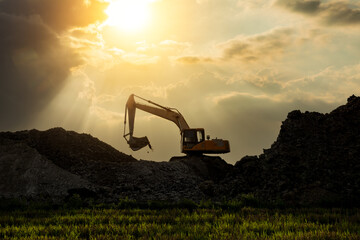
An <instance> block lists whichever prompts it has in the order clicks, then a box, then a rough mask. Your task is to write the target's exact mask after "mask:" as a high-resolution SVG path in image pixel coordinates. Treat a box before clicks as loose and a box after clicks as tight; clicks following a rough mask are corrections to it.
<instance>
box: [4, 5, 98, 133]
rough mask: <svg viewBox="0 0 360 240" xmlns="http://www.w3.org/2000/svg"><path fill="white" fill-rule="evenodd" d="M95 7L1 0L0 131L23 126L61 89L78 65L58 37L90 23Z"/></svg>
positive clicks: (77, 61) (77, 56)
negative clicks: (68, 30)
mask: <svg viewBox="0 0 360 240" xmlns="http://www.w3.org/2000/svg"><path fill="white" fill-rule="evenodd" d="M96 6H97V3H94V2H93V3H92V4H91V5H90V6H89V7H86V6H85V5H84V4H83V1H75V0H61V1H57V0H56V1H55V0H5V1H0V35H1V38H0V116H1V118H0V130H12V129H18V128H24V127H28V126H26V125H25V124H26V123H29V122H30V121H31V119H32V118H33V117H34V116H36V115H37V114H38V113H39V112H40V111H41V110H42V109H43V108H44V107H45V106H46V105H47V104H49V102H51V100H52V99H53V98H54V96H56V94H57V93H58V92H59V91H60V90H61V89H62V88H63V86H64V85H65V83H66V79H67V78H68V76H69V74H70V73H71V69H72V68H74V67H77V66H79V65H80V64H81V63H82V61H81V58H80V56H79V54H78V53H76V50H75V49H72V48H71V47H70V46H67V45H66V44H65V43H64V42H62V40H61V37H60V32H61V31H63V30H66V29H68V28H71V27H78V26H85V25H87V24H89V23H92V22H94V21H95V20H96V19H97V17H98V15H97V14H96V13H95V10H94V9H93V8H94V7H96ZM86 10H89V11H88V12H87V11H86ZM100 15H101V14H100Z"/></svg>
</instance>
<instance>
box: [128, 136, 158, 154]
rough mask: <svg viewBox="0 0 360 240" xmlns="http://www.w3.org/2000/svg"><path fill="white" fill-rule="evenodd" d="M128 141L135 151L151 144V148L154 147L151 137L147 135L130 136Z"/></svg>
mask: <svg viewBox="0 0 360 240" xmlns="http://www.w3.org/2000/svg"><path fill="white" fill-rule="evenodd" d="M127 143H128V144H129V146H130V148H131V149H132V150H133V151H137V150H140V149H142V148H143V147H146V146H149V148H150V149H152V148H151V145H150V142H149V139H148V138H147V137H141V138H137V137H130V139H129V141H127Z"/></svg>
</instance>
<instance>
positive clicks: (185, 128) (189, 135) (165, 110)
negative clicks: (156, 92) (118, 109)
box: [124, 94, 230, 155]
mask: <svg viewBox="0 0 360 240" xmlns="http://www.w3.org/2000/svg"><path fill="white" fill-rule="evenodd" d="M135 97H136V98H138V99H140V100H142V101H145V102H147V103H149V105H148V104H143V103H139V102H137V101H135ZM136 109H140V110H143V111H145V112H148V113H150V114H153V115H156V116H158V117H161V118H164V119H167V120H169V121H172V122H173V123H175V124H176V125H177V126H178V128H179V130H180V134H181V152H182V153H185V154H187V155H195V154H203V153H210V154H218V153H228V152H230V144H229V141H227V140H223V139H217V138H216V139H211V140H210V139H209V138H210V137H208V139H207V140H205V131H204V129H203V128H190V127H189V125H188V124H187V122H186V120H185V118H184V117H183V116H182V114H181V113H180V112H179V111H178V110H177V109H175V108H169V107H164V106H161V105H160V104H157V103H154V102H152V101H150V100H147V99H144V98H141V97H139V96H136V95H134V94H131V95H130V96H129V99H128V100H127V102H126V106H125V120H124V138H125V140H126V141H127V143H128V144H129V146H130V148H131V149H132V150H133V151H137V150H140V149H142V148H143V147H146V146H149V148H150V149H151V145H150V142H149V139H148V138H147V137H141V138H138V137H134V136H133V134H134V123H135V113H136ZM127 117H128V120H129V132H128V133H126V118H127Z"/></svg>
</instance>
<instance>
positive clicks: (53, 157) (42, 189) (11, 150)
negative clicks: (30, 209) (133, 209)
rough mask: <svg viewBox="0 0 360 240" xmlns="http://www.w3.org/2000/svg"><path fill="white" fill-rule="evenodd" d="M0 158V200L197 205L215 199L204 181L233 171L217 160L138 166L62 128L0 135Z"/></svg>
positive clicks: (142, 163)
mask: <svg viewBox="0 0 360 240" xmlns="http://www.w3.org/2000/svg"><path fill="white" fill-rule="evenodd" d="M0 154H1V155H0V156H1V162H0V169H2V173H3V174H2V176H1V177H0V180H2V184H1V185H0V197H26V198H46V197H49V198H50V199H60V200H61V199H64V198H67V197H68V195H71V194H74V193H77V194H79V195H83V196H85V197H86V196H92V197H96V198H101V199H103V200H104V201H118V200H119V198H126V197H129V198H131V199H137V200H150V199H152V200H180V199H185V198H187V199H193V200H201V199H204V198H208V197H209V196H208V195H209V194H210V195H213V191H212V190H209V189H213V188H214V186H213V185H214V183H213V182H212V181H210V182H209V181H208V180H209V179H213V180H214V181H219V179H220V178H222V177H224V176H225V174H226V172H224V171H216V169H218V168H219V166H222V167H227V168H232V166H231V165H229V164H227V163H226V162H225V161H224V160H222V159H221V158H214V159H208V158H207V157H205V158H204V159H203V160H199V161H195V160H194V159H192V160H194V164H195V162H197V163H198V164H195V165H194V164H189V163H188V161H187V160H184V161H174V162H151V161H138V160H136V159H134V158H133V157H131V156H128V155H126V154H123V153H121V152H119V151H117V150H116V149H114V148H112V147H111V146H109V145H108V144H106V143H104V142H101V141H100V140H98V139H97V138H94V137H92V136H90V135H89V134H79V133H76V132H73V131H66V130H64V129H62V128H53V129H50V130H47V131H38V130H30V131H19V132H15V133H12V132H3V133H0ZM195 166H197V167H198V168H197V167H195ZM200 169H201V171H200ZM57 190H58V191H57Z"/></svg>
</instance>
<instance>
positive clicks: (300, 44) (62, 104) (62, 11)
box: [0, 0, 360, 163]
mask: <svg viewBox="0 0 360 240" xmlns="http://www.w3.org/2000/svg"><path fill="white" fill-rule="evenodd" d="M0 19H1V20H0V32H1V36H2V37H1V38H0V42H1V43H0V53H1V54H0V61H1V65H0V68H1V71H0V77H1V78H0V114H1V118H0V131H17V130H24V129H33V128H36V129H39V130H46V129H49V128H53V127H63V128H65V129H67V130H74V131H77V132H80V133H83V132H84V133H89V134H91V135H92V136H94V137H97V138H99V139H100V140H102V141H104V142H106V143H108V144H110V145H112V146H113V147H115V148H117V149H118V150H120V151H121V152H124V153H127V154H131V155H133V156H134V157H136V158H138V159H147V160H154V161H168V160H169V159H170V157H171V156H179V155H181V153H180V135H179V129H178V128H177V127H176V125H175V124H173V123H172V122H169V121H166V120H164V119H161V118H158V117H156V116H153V115H151V114H148V113H144V112H141V111H137V116H136V123H135V134H134V135H135V136H137V137H142V136H148V138H149V140H150V142H151V143H152V146H153V148H154V150H153V151H150V150H148V149H143V150H140V151H138V152H132V151H131V149H130V148H129V147H128V146H127V144H126V142H125V140H124V139H123V137H122V135H123V127H124V126H123V121H124V110H125V103H126V100H127V98H128V96H129V95H130V94H131V93H135V94H137V95H139V96H141V97H144V98H146V99H150V100H152V101H154V102H157V103H159V104H161V105H164V106H169V107H175V108H177V109H178V110H179V111H180V112H181V113H182V114H183V115H184V117H185V119H186V120H187V122H188V123H189V125H190V127H201V128H205V132H206V134H209V135H210V136H211V137H212V138H215V137H218V138H223V139H227V140H229V141H230V146H231V152H230V153H228V154H224V155H221V157H222V158H223V159H225V160H226V161H227V162H229V163H235V162H236V161H238V160H240V159H241V158H242V157H243V156H245V155H257V154H261V153H262V151H263V149H266V148H269V147H270V146H271V144H272V143H273V142H274V141H275V140H276V137H277V135H278V133H279V130H280V126H281V122H282V121H284V120H285V119H286V116H287V113H288V112H290V111H292V110H294V109H300V110H301V111H318V112H323V113H326V112H329V111H331V110H332V109H334V108H336V107H337V106H339V105H342V104H344V103H345V102H346V99H347V98H348V97H349V96H350V95H352V94H355V95H360V1H359V0H356V1H355V0H332V1H326V0H311V1H310V0H292V1H288V0H269V1H266V0H117V1H113V0H107V1H95V0H86V1H84V0H0Z"/></svg>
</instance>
